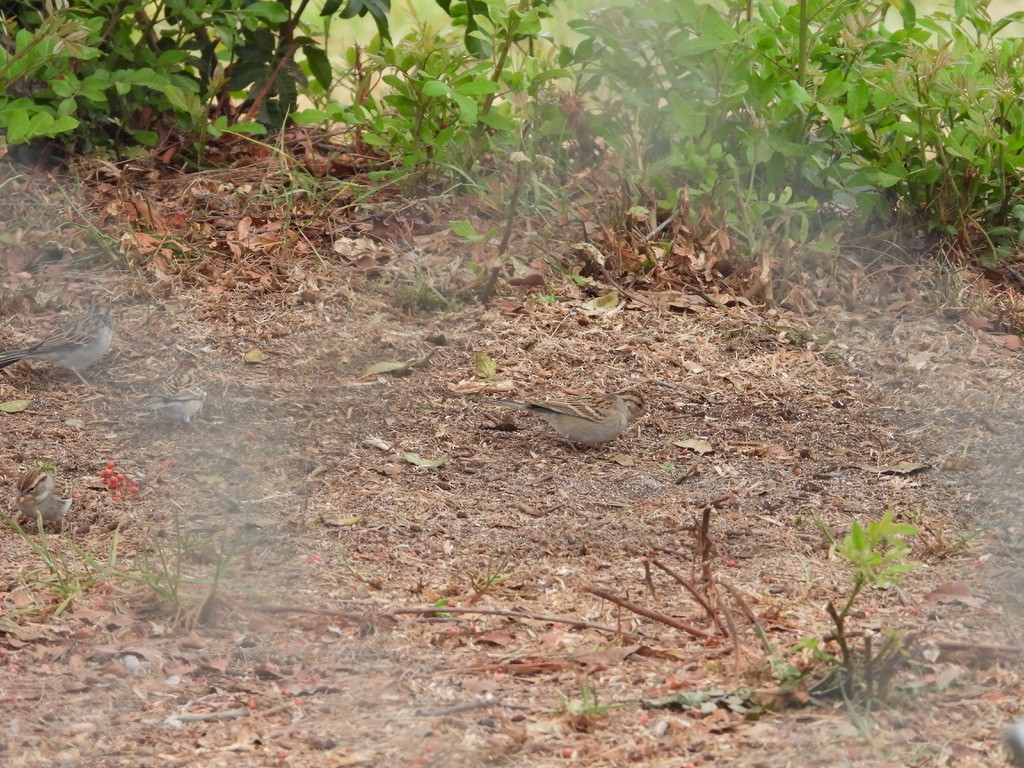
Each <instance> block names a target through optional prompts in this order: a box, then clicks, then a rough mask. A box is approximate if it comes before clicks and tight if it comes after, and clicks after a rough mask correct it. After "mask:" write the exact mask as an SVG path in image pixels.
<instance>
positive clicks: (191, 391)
mask: <svg viewBox="0 0 1024 768" xmlns="http://www.w3.org/2000/svg"><path fill="white" fill-rule="evenodd" d="M205 402H206V392H204V391H203V390H202V389H201V388H200V387H199V386H197V384H196V381H195V370H194V368H193V367H192V366H190V365H183V366H181V367H179V368H178V370H176V371H175V372H174V373H172V374H171V375H170V376H168V377H167V378H166V379H165V380H164V382H163V384H162V385H161V387H160V391H159V392H157V393H156V394H155V395H153V396H152V397H150V398H147V399H146V400H143V401H142V402H141V403H140V404H139V409H140V410H143V411H152V412H153V413H155V414H156V415H157V416H159V417H160V418H161V419H164V420H166V421H174V422H178V423H179V424H188V423H189V422H190V421H191V420H192V417H193V416H195V415H197V414H198V413H199V412H200V411H201V410H203V404H204V403H205Z"/></svg>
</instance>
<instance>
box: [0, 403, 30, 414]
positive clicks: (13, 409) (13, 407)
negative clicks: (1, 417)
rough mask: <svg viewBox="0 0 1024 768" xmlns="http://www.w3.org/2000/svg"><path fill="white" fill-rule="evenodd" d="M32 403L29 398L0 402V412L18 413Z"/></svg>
mask: <svg viewBox="0 0 1024 768" xmlns="http://www.w3.org/2000/svg"><path fill="white" fill-rule="evenodd" d="M31 404H32V401H31V400H8V401H7V402H6V403H0V412H3V413H20V412H21V411H24V410H25V409H26V408H28V407H29V406H30V405H31Z"/></svg>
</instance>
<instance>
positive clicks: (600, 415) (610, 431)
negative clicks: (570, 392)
mask: <svg viewBox="0 0 1024 768" xmlns="http://www.w3.org/2000/svg"><path fill="white" fill-rule="evenodd" d="M491 402H492V403H496V404H498V405H504V406H506V407H508V408H515V409H517V410H520V411H532V412H533V413H536V414H537V415H539V416H542V417H543V418H544V419H546V420H547V422H548V423H549V424H550V425H551V426H552V427H554V429H555V432H557V433H558V434H559V435H561V436H562V437H564V438H565V439H566V440H568V441H570V442H572V443H580V444H582V445H597V444H598V443H607V442H608V441H609V440H614V439H615V438H616V437H618V436H619V435H620V434H621V433H622V431H623V430H624V429H625V428H626V427H628V426H629V424H630V422H632V421H633V420H634V419H635V418H636V417H637V416H639V415H640V414H641V413H642V412H643V409H644V406H645V405H646V402H645V401H644V396H643V395H642V394H641V393H640V391H639V390H636V389H624V390H621V391H619V392H612V393H610V394H607V395H595V396H593V397H580V398H571V399H566V400H544V401H538V402H526V403H520V402H516V401H515V400H492V401H491Z"/></svg>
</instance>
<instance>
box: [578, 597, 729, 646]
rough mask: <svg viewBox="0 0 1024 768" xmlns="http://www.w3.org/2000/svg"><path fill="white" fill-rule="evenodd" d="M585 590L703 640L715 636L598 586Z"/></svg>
mask: <svg viewBox="0 0 1024 768" xmlns="http://www.w3.org/2000/svg"><path fill="white" fill-rule="evenodd" d="M583 591H584V592H586V593H588V594H591V595H594V596H595V597H600V598H601V599H602V600H607V601H608V602H610V603H615V605H617V606H619V607H621V608H625V609H626V610H627V611H632V612H633V613H636V614H639V615H640V616H644V617H646V618H648V619H651V620H652V621H658V622H661V623H662V624H667V625H668V626H670V627H674V628H675V629H679V630H682V631H683V632H686V633H687V634H690V635H693V636H694V637H699V638H701V639H702V640H710V639H712V638H713V637H714V635H712V634H711V633H710V632H705V631H704V630H703V629H697V627H692V626H690V625H689V624H686V623H684V622H682V621H679V620H678V619H674V618H672V617H671V616H668V615H666V614H664V613H661V612H660V611H652V610H651V609H649V608H644V607H643V606H641V605H637V604H636V603H634V602H631V601H629V600H625V599H623V598H621V597H618V596H617V595H613V594H612V593H611V592H607V591H605V590H603V589H598V588H596V587H588V588H586V589H584V590H583Z"/></svg>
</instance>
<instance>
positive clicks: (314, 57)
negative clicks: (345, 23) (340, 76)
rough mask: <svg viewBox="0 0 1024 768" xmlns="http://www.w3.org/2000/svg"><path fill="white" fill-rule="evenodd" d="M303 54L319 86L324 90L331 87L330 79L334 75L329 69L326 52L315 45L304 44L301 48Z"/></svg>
mask: <svg viewBox="0 0 1024 768" xmlns="http://www.w3.org/2000/svg"><path fill="white" fill-rule="evenodd" d="M302 52H303V54H305V56H306V64H307V65H308V66H309V71H310V73H311V74H312V75H313V77H314V78H315V79H316V81H317V83H319V84H320V87H321V88H323V89H324V90H325V91H326V90H328V89H329V88H330V87H331V80H332V79H333V77H334V71H333V70H332V69H331V62H330V59H328V58H327V52H326V51H324V50H323V49H322V48H320V47H319V46H316V45H306V46H303V48H302Z"/></svg>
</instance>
